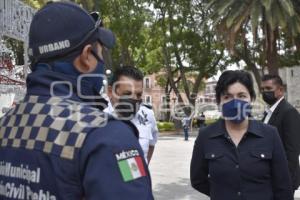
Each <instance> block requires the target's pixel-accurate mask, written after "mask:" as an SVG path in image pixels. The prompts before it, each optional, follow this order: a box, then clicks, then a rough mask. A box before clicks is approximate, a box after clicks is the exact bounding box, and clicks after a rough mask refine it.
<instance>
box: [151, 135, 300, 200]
mask: <svg viewBox="0 0 300 200" xmlns="http://www.w3.org/2000/svg"><path fill="white" fill-rule="evenodd" d="M194 141H195V137H194V136H193V137H191V138H190V140H189V141H183V137H179V136H162V137H160V138H159V141H158V143H157V145H156V148H155V151H154V155H153V159H152V161H151V163H150V171H151V175H152V185H153V192H154V197H155V199H156V200H209V198H208V197H207V196H205V195H203V194H201V193H199V192H197V191H196V190H194V189H193V188H192V187H191V185H190V180H189V172H190V170H189V167H190V160H191V156H192V150H193V146H194ZM295 197H297V198H295V200H300V190H298V191H296V194H295Z"/></svg>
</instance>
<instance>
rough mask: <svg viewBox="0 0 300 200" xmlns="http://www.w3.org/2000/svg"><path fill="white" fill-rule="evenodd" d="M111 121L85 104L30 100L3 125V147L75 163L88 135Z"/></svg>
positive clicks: (0, 133) (0, 137)
mask: <svg viewBox="0 0 300 200" xmlns="http://www.w3.org/2000/svg"><path fill="white" fill-rule="evenodd" d="M106 122H107V117H106V116H105V114H103V113H101V112H100V111H98V109H96V108H94V107H91V106H89V105H86V104H84V103H80V102H76V101H72V100H65V99H61V98H58V97H51V98H48V97H47V98H46V97H38V96H27V97H26V98H25V99H24V101H23V102H21V103H20V104H18V105H17V106H16V107H15V108H14V109H12V110H10V111H9V112H8V113H7V114H6V115H5V116H4V117H3V118H2V119H1V121H0V146H2V147H5V146H8V147H13V148H25V149H28V150H37V151H43V152H45V153H48V154H52V155H56V156H59V157H62V158H65V159H74V156H75V152H76V151H77V150H79V149H80V148H81V147H82V145H83V143H84V140H85V138H86V135H87V133H88V132H90V131H91V130H92V129H93V128H95V127H100V126H101V125H102V126H103V125H105V123H106Z"/></svg>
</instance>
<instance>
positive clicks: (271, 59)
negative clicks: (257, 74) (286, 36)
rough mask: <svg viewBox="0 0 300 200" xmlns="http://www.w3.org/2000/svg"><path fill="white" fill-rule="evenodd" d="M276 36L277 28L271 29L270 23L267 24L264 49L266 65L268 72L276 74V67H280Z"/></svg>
mask: <svg viewBox="0 0 300 200" xmlns="http://www.w3.org/2000/svg"><path fill="white" fill-rule="evenodd" d="M277 38H278V30H274V31H272V30H271V28H270V25H267V35H266V40H267V44H266V48H267V49H266V51H267V67H268V71H269V74H272V75H278V69H279V67H280V62H279V55H278V52H277Z"/></svg>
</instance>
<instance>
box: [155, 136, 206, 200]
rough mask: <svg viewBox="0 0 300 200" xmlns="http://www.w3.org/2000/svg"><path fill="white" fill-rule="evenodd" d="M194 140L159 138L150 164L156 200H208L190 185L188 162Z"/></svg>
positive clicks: (169, 137) (172, 137) (170, 137)
mask: <svg viewBox="0 0 300 200" xmlns="http://www.w3.org/2000/svg"><path fill="white" fill-rule="evenodd" d="M194 141H195V138H191V139H190V140H189V141H184V140H183V138H181V137H177V136H168V137H160V138H159V141H158V143H157V145H156V149H155V152H154V155H153V160H152V161H151V163H150V171H151V173H152V182H153V191H154V196H155V199H156V200H194V199H195V200H209V198H208V197H206V196H205V195H202V194H200V193H199V192H197V191H196V190H194V189H193V188H192V187H191V185H190V179H189V177H190V175H189V172H190V170H189V168H190V160H191V156H192V150H193V146H194Z"/></svg>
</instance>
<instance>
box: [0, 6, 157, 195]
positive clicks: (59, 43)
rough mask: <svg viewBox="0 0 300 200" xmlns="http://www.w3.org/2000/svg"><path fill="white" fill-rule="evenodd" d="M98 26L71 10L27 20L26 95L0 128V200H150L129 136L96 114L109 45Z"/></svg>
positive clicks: (55, 9)
mask: <svg viewBox="0 0 300 200" xmlns="http://www.w3.org/2000/svg"><path fill="white" fill-rule="evenodd" d="M99 24H100V20H98V21H97V22H95V20H94V19H93V17H91V16H90V15H89V14H88V13H87V12H86V11H85V10H83V9H82V8H80V7H79V6H77V5H76V4H73V3H63V2H56V3H50V4H47V5H46V6H45V7H43V8H42V9H41V10H39V11H38V12H37V13H36V14H35V16H34V17H33V20H32V24H31V27H30V33H29V47H30V49H29V53H30V59H31V61H32V71H33V72H32V73H31V74H30V75H29V76H28V78H27V93H26V96H25V98H24V100H23V101H22V102H20V103H19V104H18V105H16V107H15V108H14V109H12V110H10V111H9V112H8V113H7V114H6V115H5V116H4V117H3V118H2V119H1V120H0V155H1V157H0V199H1V200H7V199H26V200H32V199H36V200H82V199H85V200H99V199H104V200H118V199H122V200H132V199H139V200H143V199H145V200H151V199H153V195H152V191H151V179H150V175H149V171H148V168H147V165H146V163H145V161H144V159H143V158H142V155H143V153H142V150H141V147H140V146H139V144H138V140H137V138H136V136H135V134H134V131H136V130H135V129H133V128H132V126H131V125H129V124H126V123H124V122H121V121H117V120H114V119H113V118H111V117H108V116H106V115H105V114H103V112H102V111H100V110H99V108H100V107H103V105H102V102H103V100H102V99H101V98H100V96H99V91H100V88H101V87H102V81H99V76H100V77H101V75H102V74H103V69H104V62H103V57H102V50H103V49H104V48H111V47H113V45H114V43H115V38H114V35H113V34H112V32H111V31H109V30H107V29H104V28H103V27H100V26H99Z"/></svg>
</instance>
